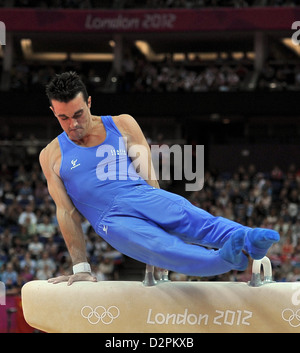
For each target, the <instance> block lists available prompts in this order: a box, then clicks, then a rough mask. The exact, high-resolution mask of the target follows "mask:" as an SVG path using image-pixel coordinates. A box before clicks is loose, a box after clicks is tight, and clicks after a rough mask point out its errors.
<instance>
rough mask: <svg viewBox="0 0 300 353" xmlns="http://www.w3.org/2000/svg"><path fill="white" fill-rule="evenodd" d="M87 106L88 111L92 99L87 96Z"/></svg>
mask: <svg viewBox="0 0 300 353" xmlns="http://www.w3.org/2000/svg"><path fill="white" fill-rule="evenodd" d="M87 106H88V108H89V109H90V108H91V106H92V97H91V96H89V98H88V99H87ZM50 108H51V107H50Z"/></svg>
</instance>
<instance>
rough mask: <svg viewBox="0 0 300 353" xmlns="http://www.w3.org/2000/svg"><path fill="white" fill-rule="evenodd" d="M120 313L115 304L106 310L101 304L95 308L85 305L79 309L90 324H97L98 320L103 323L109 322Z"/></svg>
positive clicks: (107, 323)
mask: <svg viewBox="0 0 300 353" xmlns="http://www.w3.org/2000/svg"><path fill="white" fill-rule="evenodd" d="M119 315H120V310H119V308H117V307H116V306H114V305H113V306H110V307H109V308H108V309H107V310H106V309H105V308H104V306H102V305H98V306H96V308H95V309H93V308H92V307H90V306H88V305H86V306H84V307H83V308H82V309H81V316H82V317H84V318H85V319H87V320H88V322H89V323H90V324H92V325H96V324H98V323H99V322H100V321H101V322H102V324H104V325H109V324H111V323H112V322H113V321H114V320H115V319H116V318H117V317H119Z"/></svg>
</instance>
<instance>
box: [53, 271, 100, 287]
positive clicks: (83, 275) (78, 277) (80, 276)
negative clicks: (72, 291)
mask: <svg viewBox="0 0 300 353" xmlns="http://www.w3.org/2000/svg"><path fill="white" fill-rule="evenodd" d="M80 281H89V282H97V278H96V277H95V276H92V275H91V274H90V273H89V272H78V273H76V274H75V275H70V276H58V277H53V278H49V279H48V282H49V283H53V284H56V283H60V282H68V283H67V285H68V286H70V285H71V284H72V283H73V282H80Z"/></svg>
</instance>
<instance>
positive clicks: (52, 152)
mask: <svg viewBox="0 0 300 353" xmlns="http://www.w3.org/2000/svg"><path fill="white" fill-rule="evenodd" d="M60 158H61V153H60V148H59V142H58V139H57V137H56V138H55V139H54V140H52V141H51V142H50V143H48V145H47V146H46V147H44V148H43V149H42V150H41V152H40V155H39V160H40V164H41V166H42V168H43V167H44V166H45V167H46V166H53V165H54V164H55V162H57V160H58V159H60Z"/></svg>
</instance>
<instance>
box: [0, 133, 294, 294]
mask: <svg viewBox="0 0 300 353" xmlns="http://www.w3.org/2000/svg"><path fill="white" fill-rule="evenodd" d="M28 141H30V143H27V142H28ZM33 141H37V140H35V139H34V137H33V136H31V137H30V140H29V139H28V138H26V139H22V138H21V133H17V134H16V135H14V136H12V135H11V134H10V129H9V127H6V128H5V129H3V130H2V136H0V142H1V149H0V165H1V170H0V280H1V281H2V282H4V283H5V286H6V290H7V294H14V293H19V291H20V288H21V287H22V286H23V285H24V283H26V282H27V281H30V280H33V279H48V278H49V277H53V276H57V275H61V274H70V273H71V270H72V264H71V261H70V257H69V255H68V252H67V249H66V247H65V244H64V241H63V238H62V235H61V233H60V230H59V226H58V223H57V220H56V215H55V206H54V203H53V201H52V199H51V197H50V196H49V194H48V190H47V186H46V181H45V178H44V176H43V173H42V171H41V169H40V166H39V163H38V154H39V151H40V149H41V147H40V146H39V145H38V144H37V143H36V144H34V143H33ZM169 187H170V185H168V188H169ZM186 197H187V198H188V199H189V200H190V201H191V202H192V203H193V204H194V205H196V206H198V207H201V208H203V209H205V210H207V211H208V212H210V213H212V214H214V215H215V216H223V217H227V218H229V219H232V220H234V221H237V222H240V223H242V224H245V225H248V226H251V227H267V228H272V229H275V230H277V231H278V232H279V233H280V236H281V240H280V242H279V243H277V244H275V245H274V246H273V247H272V248H271V250H270V251H269V253H268V256H269V257H270V259H271V261H272V264H273V268H274V277H275V279H276V280H277V281H298V280H300V215H299V203H300V169H298V168H297V167H296V166H295V165H291V166H290V168H289V169H288V170H286V171H283V170H281V169H280V167H279V166H275V167H274V168H273V169H272V170H269V171H257V170H256V168H255V166H254V165H249V166H247V167H242V166H241V167H239V168H238V170H236V171H228V172H226V173H220V172H217V171H212V170H211V171H209V170H206V174H205V183H204V188H203V189H202V190H200V191H195V192H193V193H191V194H187V195H186ZM82 227H83V230H84V234H85V237H86V242H87V253H88V256H89V261H90V263H91V264H92V270H93V273H94V274H95V275H96V276H97V278H98V280H114V279H119V278H120V277H119V269H120V267H121V266H122V264H123V263H124V261H126V258H125V259H124V257H123V256H122V254H120V253H119V252H118V251H116V250H115V249H112V248H111V247H110V246H109V244H107V243H106V242H105V241H103V239H101V238H100V237H99V236H98V235H97V234H95V232H94V231H93V229H92V228H91V227H90V225H89V223H88V222H87V221H86V220H85V219H84V218H82ZM249 269H250V265H249ZM249 269H248V270H246V271H244V272H237V271H232V272H231V273H229V274H225V275H223V276H217V277H212V278H208V280H216V279H218V280H225V279H228V278H230V279H231V280H238V281H239V280H241V281H243V280H249V279H250V278H249V276H250V274H249V273H250V272H249ZM171 278H172V279H174V280H176V279H180V280H182V279H185V280H193V279H194V280H195V278H188V277H187V276H183V275H181V274H176V273H172V274H171ZM196 279H197V280H201V278H196Z"/></svg>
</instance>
